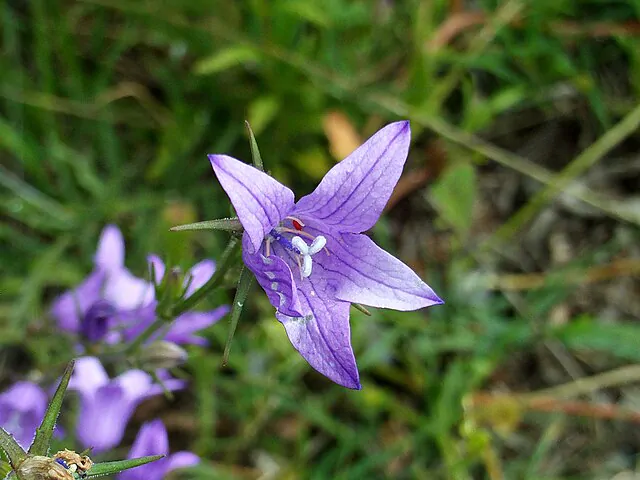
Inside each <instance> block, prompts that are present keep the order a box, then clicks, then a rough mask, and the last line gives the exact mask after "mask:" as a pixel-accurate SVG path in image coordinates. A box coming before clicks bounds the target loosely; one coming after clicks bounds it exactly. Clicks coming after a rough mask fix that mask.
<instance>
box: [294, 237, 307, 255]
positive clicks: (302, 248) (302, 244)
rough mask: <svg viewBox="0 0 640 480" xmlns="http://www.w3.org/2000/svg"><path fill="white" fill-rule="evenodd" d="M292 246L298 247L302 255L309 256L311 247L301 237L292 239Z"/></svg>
mask: <svg viewBox="0 0 640 480" xmlns="http://www.w3.org/2000/svg"><path fill="white" fill-rule="evenodd" d="M291 245H293V246H294V247H296V248H297V249H298V251H299V252H300V254H301V255H309V246H308V245H307V244H306V243H305V241H304V240H303V239H301V238H300V237H293V238H292V239H291Z"/></svg>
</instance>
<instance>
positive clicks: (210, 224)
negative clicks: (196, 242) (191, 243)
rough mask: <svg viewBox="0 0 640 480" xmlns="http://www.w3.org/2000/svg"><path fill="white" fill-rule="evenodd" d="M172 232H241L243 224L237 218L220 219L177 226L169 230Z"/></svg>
mask: <svg viewBox="0 0 640 480" xmlns="http://www.w3.org/2000/svg"><path fill="white" fill-rule="evenodd" d="M169 230H170V231H172V232H184V231H189V230H225V231H227V232H241V231H242V224H241V223H240V220H238V218H237V217H234V218H219V219H217V220H205V221H204V222H196V223H187V224H185V225H176V226H175V227H171V228H170V229H169Z"/></svg>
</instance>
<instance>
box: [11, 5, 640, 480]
mask: <svg viewBox="0 0 640 480" xmlns="http://www.w3.org/2000/svg"><path fill="white" fill-rule="evenodd" d="M1 15H2V18H1V21H2V27H1V29H0V31H1V35H2V48H1V55H0V159H1V161H0V209H1V210H0V212H1V213H0V215H1V216H2V217H1V218H2V222H1V223H0V272H1V278H0V322H1V323H0V326H1V328H2V335H1V336H0V345H1V351H0V362H2V363H1V365H2V381H3V382H5V383H6V382H10V381H15V380H17V379H19V378H23V376H24V375H25V374H26V373H27V372H31V373H33V372H34V371H36V372H38V371H39V372H44V374H45V375H49V376H53V377H55V375H58V374H59V373H60V370H59V367H60V365H62V364H63V363H64V362H65V361H66V360H67V355H68V351H64V350H63V349H62V348H61V347H60V344H61V343H60V342H59V341H58V339H57V333H56V331H55V329H54V327H53V325H51V323H50V321H48V320H47V319H46V315H45V314H46V309H47V306H48V304H49V302H50V300H51V299H52V298H53V297H54V296H55V295H56V294H57V293H58V292H60V291H61V290H64V289H66V288H69V287H71V286H73V285H75V284H77V283H78V282H79V281H80V280H81V279H82V278H84V276H86V274H87V273H88V272H89V271H90V269H91V266H92V255H93V252H94V249H95V245H96V240H97V236H98V234H99V232H100V230H101V229H102V227H103V226H104V225H105V224H107V223H115V224H117V225H118V226H119V227H120V228H121V229H122V230H123V232H124V233H125V236H126V238H127V265H128V266H129V267H130V268H131V269H132V270H133V271H134V272H135V273H137V274H138V275H140V276H143V275H144V274H145V272H146V266H145V262H146V254H147V253H148V252H158V253H160V254H161V255H162V256H163V257H164V258H165V259H169V261H170V263H173V264H177V265H182V266H189V265H191V264H193V263H194V262H195V261H197V260H199V259H202V258H204V257H209V258H216V257H217V256H219V255H220V253H221V252H222V248H223V246H224V244H225V242H226V237H225V235H224V234H219V233H209V232H196V233H169V232H168V231H167V230H168V227H169V226H172V225H176V224H181V223H188V222H193V221H198V220H205V219H213V218H220V217H223V216H228V215H229V214H230V205H229V202H228V200H227V198H226V196H225V195H224V193H223V192H222V190H221V188H220V186H219V185H218V183H217V182H216V180H215V178H214V175H213V173H212V171H211V167H210V165H209V162H208V160H207V158H206V154H207V153H228V154H231V155H233V156H235V157H238V158H241V159H245V160H247V161H248V160H249V159H250V153H249V152H250V150H249V143H248V139H247V135H246V132H245V130H244V120H245V119H247V120H249V122H250V123H251V125H252V126H253V129H254V132H255V134H256V137H257V140H258V144H259V146H260V150H261V153H262V156H263V158H264V160H265V164H266V168H267V169H269V170H270V171H271V173H272V174H273V175H274V176H275V177H276V178H278V179H279V180H280V181H282V182H283V183H287V184H288V185H290V186H291V187H292V188H293V189H294V191H296V193H297V194H298V196H301V195H303V194H305V193H308V192H309V191H311V190H312V189H313V187H314V185H315V184H316V183H317V182H318V180H319V179H320V178H322V175H323V174H324V173H325V172H326V171H327V170H328V169H329V168H330V167H331V166H332V165H333V164H335V162H336V161H339V160H340V159H341V158H343V157H344V156H346V155H347V154H348V153H349V152H350V151H351V150H353V149H354V148H355V147H356V146H357V145H358V144H359V143H360V142H362V141H363V140H364V139H366V138H367V137H368V136H369V135H371V134H372V133H373V132H375V131H376V130H377V129H378V128H379V127H381V126H382V125H384V124H385V123H387V122H390V121H393V120H397V119H405V118H406V119H409V120H411V126H412V132H413V144H412V148H411V152H410V155H409V160H408V162H407V166H406V168H405V174H404V176H403V178H402V179H401V181H400V183H399V186H398V188H397V189H396V191H395V192H394V196H393V197H392V200H391V202H390V205H389V207H388V211H387V213H386V214H385V215H384V216H383V218H382V219H381V221H380V222H379V224H378V225H377V226H376V227H375V229H374V231H373V232H372V235H373V237H374V238H375V240H376V241H377V242H378V243H379V244H380V245H382V246H383V247H384V248H386V249H387V250H390V251H391V252H393V253H395V254H396V255H397V256H398V257H400V258H401V259H402V260H403V261H404V262H405V263H408V264H409V265H411V266H412V267H413V268H414V269H415V270H416V271H417V272H418V273H419V274H420V275H421V276H422V277H423V278H424V279H425V280H426V281H427V282H428V283H429V284H430V285H432V286H433V287H434V289H435V290H436V291H437V292H438V293H439V294H440V296H441V297H442V298H444V299H445V301H446V304H445V305H444V306H441V307H434V308H431V309H429V310H423V311H418V312H406V313H403V312H394V311H383V310H378V311H374V312H373V315H372V316H371V317H366V316H364V315H363V314H361V313H360V312H358V311H355V310H353V312H352V320H351V323H352V336H353V343H354V348H355V352H356V358H357V360H358V364H359V367H360V371H361V375H362V383H363V390H362V391H361V392H352V391H348V390H346V389H344V388H341V387H338V386H336V385H333V384H331V383H330V382H329V381H328V380H326V379H325V378H324V377H322V376H321V375H319V374H317V373H315V372H314V371H313V370H312V369H311V368H310V367H309V366H308V365H307V364H306V363H305V362H304V361H303V360H302V359H301V358H300V357H299V356H298V355H297V353H296V352H295V351H294V349H293V348H292V347H291V345H290V344H289V342H288V340H287V338H286V336H285V334H284V330H283V329H282V327H281V326H280V325H279V324H278V323H277V321H276V320H275V318H274V316H273V309H272V308H271V306H270V305H269V304H268V302H267V300H266V298H265V296H264V294H263V293H262V292H261V291H259V290H258V289H257V288H256V289H254V290H253V292H252V294H251V301H250V302H249V305H248V307H247V309H246V310H245V312H244V313H243V316H242V318H241V323H240V325H239V328H238V331H237V333H236V337H235V340H234V343H233V349H232V353H231V359H230V362H229V365H228V367H226V368H223V367H222V366H221V352H222V349H223V347H224V342H225V339H226V335H227V331H228V323H227V322H226V320H223V321H221V322H220V323H219V324H218V325H216V326H214V327H213V328H211V329H210V330H209V331H207V332H206V336H207V337H208V338H209V339H210V340H211V347H210V348H209V349H200V348H193V349H191V350H190V361H189V363H188V364H187V365H186V366H185V367H184V372H185V373H186V374H187V375H188V376H189V377H190V378H191V379H192V383H191V387H190V388H189V390H188V391H187V392H184V393H181V394H180V395H178V398H177V400H176V401H175V402H173V403H171V402H166V401H164V400H158V401H155V402H154V401H149V402H147V403H145V404H144V405H143V406H142V407H141V408H140V409H139V410H138V413H137V415H136V417H135V419H134V421H133V422H132V424H131V427H130V431H129V433H128V436H127V439H128V441H130V440H132V439H133V438H134V436H135V432H136V431H137V429H138V427H139V425H140V423H141V422H142V421H145V420H149V419H151V418H153V417H154V416H156V415H159V416H161V417H162V418H163V420H164V421H165V423H166V424H167V427H168V429H169V432H170V437H171V441H172V446H173V447H175V448H176V449H178V448H179V449H185V448H187V449H192V450H194V451H195V452H196V453H198V454H199V455H201V456H202V457H203V458H204V459H205V462H204V463H203V464H202V465H201V466H200V467H198V469H197V470H195V471H194V472H192V473H191V474H190V478H191V477H193V478H229V479H254V478H255V479H258V478H260V479H271V478H285V479H296V478H313V479H325V478H339V479H351V478H400V479H405V478H406V479H409V478H425V479H454V480H465V479H476V478H478V479H484V478H486V479H491V480H498V479H528V480H534V479H540V480H542V479H545V480H551V479H583V478H584V479H608V478H615V479H618V480H620V479H633V478H640V462H639V459H638V453H639V452H640V433H639V432H640V430H639V429H638V423H640V390H639V389H638V382H639V381H640V365H635V363H636V362H638V361H639V360H640V324H639V323H638V322H639V320H640V281H639V279H638V276H639V272H640V244H639V242H638V240H639V238H640V229H639V228H638V226H639V225H640V193H639V191H638V186H639V185H640V156H639V155H638V152H639V151H640V135H639V134H638V132H637V130H638V125H639V124H640V108H639V107H638V103H639V102H638V98H639V93H640V42H639V41H638V35H640V23H639V22H638V18H639V16H640V1H638V0H625V1H623V0H619V1H615V0H608V1H605V0H584V1H571V0H528V1H524V0H523V1H518V0H512V1H505V2H497V1H491V0H478V1H475V2H466V1H464V0H423V1H419V0H406V1H392V0H386V1H385V0H379V1H377V0H370V1H349V0H324V1H311V0H273V1H268V0H253V1H213V0H212V1H206V0H158V1H149V0H147V1H143V0H140V1H131V0H87V1H66V0H28V1H26V0H4V1H3V3H2V7H1ZM234 281H235V279H234V278H232V276H230V278H229V279H228V288H227V289H226V290H225V291H222V292H220V294H219V295H218V296H217V297H216V298H211V299H208V300H207V302H208V303H209V304H210V306H214V305H218V304H220V303H222V302H230V301H231V299H232V294H233V286H234ZM70 448H72V447H70ZM126 452H127V445H124V446H123V447H122V448H121V449H120V450H119V451H118V452H115V453H116V456H117V455H119V456H123V455H124V454H126ZM634 472H639V473H637V474H635V475H636V476H634Z"/></svg>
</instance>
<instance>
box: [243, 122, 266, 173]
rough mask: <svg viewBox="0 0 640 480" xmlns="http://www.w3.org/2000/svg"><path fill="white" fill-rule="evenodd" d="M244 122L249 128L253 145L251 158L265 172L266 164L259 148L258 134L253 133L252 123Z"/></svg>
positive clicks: (250, 141) (250, 140) (250, 142)
mask: <svg viewBox="0 0 640 480" xmlns="http://www.w3.org/2000/svg"><path fill="white" fill-rule="evenodd" d="M244 123H245V125H246V126H247V130H248V131H249V144H250V145H251V160H252V161H253V165H254V166H255V167H256V168H257V169H258V170H260V171H262V172H264V164H263V163H262V156H261V155H260V150H259V149H258V142H256V136H255V135H254V134H253V130H251V125H250V124H249V122H247V121H245V122H244Z"/></svg>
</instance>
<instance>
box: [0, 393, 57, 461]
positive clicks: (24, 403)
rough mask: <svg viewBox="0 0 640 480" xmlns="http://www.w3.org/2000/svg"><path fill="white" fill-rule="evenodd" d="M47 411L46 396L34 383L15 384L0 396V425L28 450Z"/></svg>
mask: <svg viewBox="0 0 640 480" xmlns="http://www.w3.org/2000/svg"><path fill="white" fill-rule="evenodd" d="M46 409H47V394H46V393H45V392H44V390H42V388H40V387H39V386H38V385H36V384H35V383H31V382H17V383H15V384H13V385H12V386H11V387H9V389H8V390H6V391H4V392H3V393H2V394H0V425H2V428H4V429H5V430H6V431H8V432H9V433H11V434H13V436H14V437H15V439H16V440H17V441H18V443H19V444H20V445H21V446H22V447H23V448H25V449H27V448H29V446H30V445H31V442H32V441H33V437H34V435H35V433H36V428H38V427H39V426H40V422H41V421H42V419H43V417H44V412H45V411H46Z"/></svg>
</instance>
